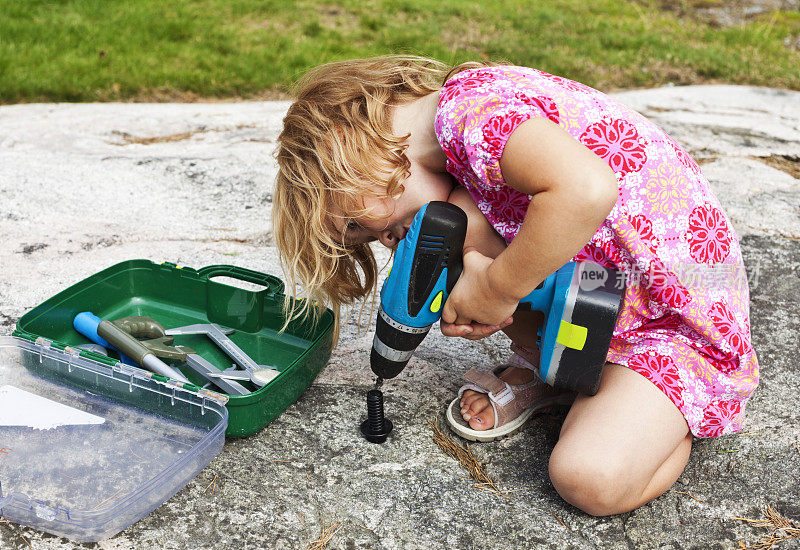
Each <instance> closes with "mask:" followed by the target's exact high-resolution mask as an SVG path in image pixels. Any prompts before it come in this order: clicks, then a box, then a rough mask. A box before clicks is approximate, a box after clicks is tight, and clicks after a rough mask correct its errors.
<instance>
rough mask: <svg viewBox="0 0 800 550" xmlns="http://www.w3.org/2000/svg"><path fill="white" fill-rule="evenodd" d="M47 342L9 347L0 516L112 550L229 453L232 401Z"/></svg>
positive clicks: (2, 341) (1, 402)
mask: <svg viewBox="0 0 800 550" xmlns="http://www.w3.org/2000/svg"><path fill="white" fill-rule="evenodd" d="M49 344H50V343H49V341H47V340H45V339H42V338H40V339H39V340H37V342H36V343H33V342H29V341H27V340H24V339H21V338H14V337H0V513H2V515H3V517H4V518H5V519H7V520H10V521H13V522H16V523H20V524H22V525H28V526H30V527H33V528H35V529H39V530H42V531H47V532H49V533H53V534H55V535H60V536H63V537H67V538H69V539H72V540H74V541H79V542H94V541H98V540H103V539H105V538H108V537H111V536H113V535H115V534H117V533H118V532H120V531H122V530H123V529H125V528H126V527H128V526H130V525H131V524H133V523H135V522H136V521H138V520H139V519H141V518H142V517H144V516H145V515H147V514H148V513H150V512H151V511H153V510H154V509H155V508H157V507H158V506H159V505H160V504H161V503H163V502H164V501H165V500H167V499H168V498H169V497H171V496H172V495H174V494H175V493H176V492H177V491H179V490H180V489H181V488H182V487H184V486H185V485H186V484H187V483H188V482H189V481H190V480H191V479H192V478H194V476H196V475H197V474H198V473H199V472H200V471H201V470H202V469H203V468H204V467H205V466H206V465H208V463H209V462H211V460H212V459H213V458H214V457H215V456H216V455H217V454H218V453H219V452H220V451H221V450H222V445H223V443H224V442H225V429H226V428H227V425H228V411H227V409H226V408H225V397H224V396H217V394H213V393H208V392H207V393H203V392H202V391H201V392H193V391H189V390H186V389H183V388H181V387H179V386H176V385H173V383H172V382H171V381H169V382H161V381H159V380H156V379H154V378H152V375H151V374H150V373H147V372H145V371H142V370H140V369H136V368H133V367H129V366H127V365H123V364H121V363H118V364H117V365H115V366H109V365H106V364H102V363H99V362H95V361H92V360H90V359H87V358H85V357H80V355H79V350H75V349H72V348H66V349H64V350H58V349H55V348H53V347H50V345H49Z"/></svg>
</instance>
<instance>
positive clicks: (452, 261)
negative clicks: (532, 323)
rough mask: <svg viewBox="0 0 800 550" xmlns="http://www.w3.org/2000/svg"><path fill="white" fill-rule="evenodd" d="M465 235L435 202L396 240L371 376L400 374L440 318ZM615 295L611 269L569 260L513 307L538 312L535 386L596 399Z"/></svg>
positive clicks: (447, 208) (456, 211) (454, 210)
mask: <svg viewBox="0 0 800 550" xmlns="http://www.w3.org/2000/svg"><path fill="white" fill-rule="evenodd" d="M466 234H467V216H466V214H465V213H464V211H463V210H461V209H460V208H459V207H457V206H455V205H453V204H449V203H446V202H438V201H435V202H430V203H428V204H426V205H425V206H424V207H422V209H421V210H420V211H419V212H418V213H417V215H416V217H415V218H414V221H413V223H412V224H411V227H410V228H409V230H408V233H407V234H406V236H405V238H404V239H403V240H402V241H400V243H399V245H398V247H397V251H396V252H395V259H394V263H393V265H392V267H391V269H390V270H389V275H388V276H387V278H386V281H385V282H384V283H383V288H382V289H381V302H380V310H379V312H378V319H377V326H376V331H375V339H374V340H373V344H372V353H371V354H370V365H371V367H372V370H373V372H374V373H375V374H376V375H377V376H378V377H379V378H394V377H395V376H397V375H398V374H400V371H402V370H403V368H404V367H405V366H406V364H407V363H408V360H409V359H411V356H412V355H413V353H414V350H415V349H416V348H417V346H418V345H419V344H420V342H422V340H423V339H424V338H425V336H426V335H427V334H428V331H429V330H430V328H431V326H432V325H433V323H435V322H436V321H438V320H439V318H440V317H441V309H442V306H443V305H444V302H445V301H446V300H447V296H448V295H449V293H450V292H451V291H452V289H453V286H454V285H455V284H456V281H457V280H458V277H459V276H460V275H461V271H462V261H463V259H462V253H463V248H464V239H465V237H466ZM620 286H621V287H622V288H618V287H620ZM623 292H624V285H620V284H618V278H617V272H616V270H614V269H610V268H604V267H601V266H599V265H597V264H595V263H592V262H569V263H567V264H566V265H564V266H563V267H561V268H560V269H559V270H558V271H556V272H555V273H553V274H552V275H550V276H549V277H547V278H546V279H545V280H544V281H542V283H541V284H539V286H538V287H536V289H534V290H533V292H531V293H530V294H528V295H527V296H526V297H525V298H523V299H522V300H520V303H519V304H520V305H519V309H530V310H535V311H541V312H542V313H543V314H544V322H543V324H542V325H541V326H540V327H539V329H538V332H537V344H538V346H539V350H540V364H539V377H540V378H541V379H542V380H544V381H545V382H547V383H548V384H550V385H551V386H554V387H557V388H564V389H569V390H574V391H579V392H581V393H585V394H588V395H594V394H595V393H597V389H598V387H599V385H600V374H601V371H602V368H603V365H604V364H605V361H606V355H607V354H608V347H609V345H610V343H611V336H612V333H613V331H614V324H615V323H616V320H617V316H618V315H619V310H620V306H621V302H622V294H623Z"/></svg>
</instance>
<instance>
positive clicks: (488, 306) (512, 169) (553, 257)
mask: <svg viewBox="0 0 800 550" xmlns="http://www.w3.org/2000/svg"><path fill="white" fill-rule="evenodd" d="M500 169H501V171H502V173H503V177H504V179H505V181H506V184H507V185H509V186H510V187H513V188H514V189H517V190H518V191H521V192H523V193H526V194H529V195H532V196H533V198H532V199H531V203H530V205H529V206H528V210H527V213H526V215H525V221H524V222H523V224H522V227H521V228H520V231H519V233H518V234H517V236H516V237H515V238H514V240H513V241H512V242H511V243H510V244H509V245H508V247H507V248H506V249H505V250H504V251H503V252H502V253H500V255H499V256H497V258H496V259H495V260H491V259H490V258H487V257H486V256H483V255H481V254H480V253H478V252H477V251H474V250H465V254H464V274H463V275H462V277H461V279H459V281H458V284H457V285H456V287H455V288H454V289H453V292H452V293H451V294H450V297H449V298H448V300H447V302H446V303H445V306H444V308H443V310H442V319H443V320H444V321H445V323H454V324H457V325H466V324H470V323H473V322H477V323H482V324H488V325H499V324H500V323H502V322H503V321H505V320H506V319H507V318H508V317H510V316H511V314H512V313H513V312H514V310H515V309H516V306H517V303H518V302H519V300H520V299H521V298H523V297H525V296H527V295H528V294H529V293H530V291H531V290H533V289H534V288H536V286H537V285H538V284H539V283H540V282H541V281H542V280H544V279H545V278H546V277H547V276H548V275H550V274H551V273H553V272H555V271H556V270H557V269H558V268H560V267H561V266H563V265H564V264H565V263H567V262H568V261H569V260H570V259H571V258H572V256H574V255H575V254H576V253H578V252H579V251H580V250H581V249H582V248H583V247H584V246H585V245H586V243H588V242H589V239H591V237H592V235H594V233H595V231H597V228H598V227H599V226H600V224H602V223H603V220H604V219H605V218H606V216H607V215H608V214H609V212H610V211H611V209H612V208H613V206H614V203H615V202H616V200H617V179H616V176H615V175H614V172H612V170H611V168H609V166H608V165H607V164H606V163H605V161H603V159H601V158H600V157H598V156H597V155H595V154H594V153H592V152H591V151H590V150H589V149H588V148H586V147H585V146H584V145H583V144H581V143H580V142H578V141H577V140H576V139H575V138H573V137H572V136H571V135H570V134H569V133H568V132H566V131H565V130H562V129H561V128H559V127H558V125H556V124H554V123H552V122H550V121H549V120H546V119H542V118H535V119H530V120H527V121H526V122H524V123H522V124H521V125H520V126H518V127H517V128H516V129H515V130H514V132H513V133H512V134H511V136H510V137H509V138H508V142H507V143H506V146H505V149H504V151H503V156H502V157H501V159H500Z"/></svg>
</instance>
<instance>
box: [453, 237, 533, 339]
mask: <svg viewBox="0 0 800 550" xmlns="http://www.w3.org/2000/svg"><path fill="white" fill-rule="evenodd" d="M492 262H493V260H492V259H491V258H488V257H487V256H484V255H483V254H481V253H480V252H478V251H477V250H475V249H474V248H469V247H467V248H466V249H465V252H464V271H463V272H462V273H461V277H460V278H459V279H458V282H457V283H456V286H455V287H453V291H452V292H451V293H450V296H449V297H448V298H447V301H446V302H445V304H444V307H443V308H442V321H441V328H442V334H444V335H445V336H462V337H464V338H468V339H470V340H478V339H480V338H485V337H486V336H489V335H490V334H494V333H495V332H497V331H498V330H501V329H502V328H505V327H507V326H508V325H510V324H511V323H512V322H513V320H514V319H513V317H512V314H513V313H514V310H516V308H517V304H518V302H517V300H516V299H514V298H512V297H509V296H506V295H503V294H502V293H500V292H498V290H497V289H496V288H495V287H494V286H493V285H492V282H491V279H490V277H489V266H490V265H492Z"/></svg>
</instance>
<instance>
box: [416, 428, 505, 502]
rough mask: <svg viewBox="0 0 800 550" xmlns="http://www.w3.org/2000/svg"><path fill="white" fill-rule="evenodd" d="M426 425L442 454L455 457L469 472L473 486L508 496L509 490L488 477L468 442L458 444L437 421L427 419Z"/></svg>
mask: <svg viewBox="0 0 800 550" xmlns="http://www.w3.org/2000/svg"><path fill="white" fill-rule="evenodd" d="M428 425H429V426H430V427H431V430H432V431H433V435H432V436H431V439H432V440H433V442H434V443H436V444H437V445H438V446H439V448H440V449H441V450H442V452H443V453H444V454H446V455H447V456H449V457H452V458H455V459H456V460H457V461H458V462H459V464H461V467H462V468H464V469H465V470H467V471H468V472H469V475H470V477H472V479H473V480H474V481H475V485H473V487H476V488H478V489H483V490H484V491H489V492H490V493H494V494H496V495H498V496H501V497H503V498H508V493H510V492H511V491H506V490H503V489H501V488H500V486H499V485H497V483H495V482H494V480H492V478H491V477H489V474H488V473H487V472H486V467H485V466H484V465H483V463H482V462H481V461H480V460H478V457H476V456H475V453H473V452H472V449H471V448H470V446H469V444H464V445H461V444H459V443H458V442H457V441H456V440H454V439H453V438H452V437H450V436H448V435H447V434H446V433H444V432H443V431H442V430H441V428H439V425H438V424H437V423H435V422H433V421H431V420H428Z"/></svg>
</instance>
